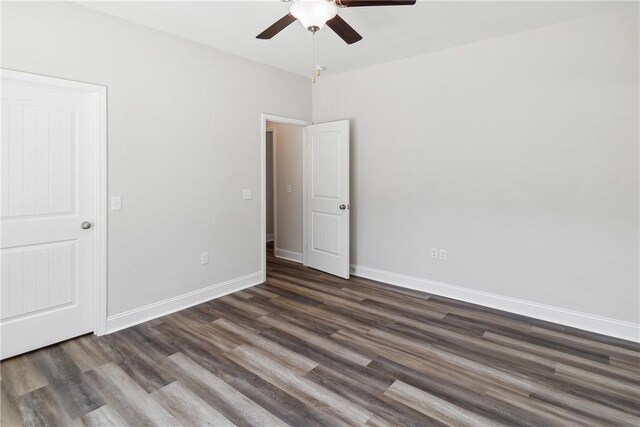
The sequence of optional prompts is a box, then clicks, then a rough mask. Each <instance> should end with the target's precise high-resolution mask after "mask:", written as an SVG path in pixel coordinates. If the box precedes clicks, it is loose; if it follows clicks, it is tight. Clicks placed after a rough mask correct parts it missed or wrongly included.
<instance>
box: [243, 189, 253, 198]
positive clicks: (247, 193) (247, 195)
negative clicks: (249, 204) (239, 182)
mask: <svg viewBox="0 0 640 427" xmlns="http://www.w3.org/2000/svg"><path fill="white" fill-rule="evenodd" d="M242 200H251V190H248V189H245V190H242Z"/></svg>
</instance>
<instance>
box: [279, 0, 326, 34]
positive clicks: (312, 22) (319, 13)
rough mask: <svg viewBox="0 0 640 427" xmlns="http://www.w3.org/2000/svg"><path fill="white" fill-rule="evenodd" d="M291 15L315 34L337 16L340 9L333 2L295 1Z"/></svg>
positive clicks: (316, 0) (290, 10)
mask: <svg viewBox="0 0 640 427" xmlns="http://www.w3.org/2000/svg"><path fill="white" fill-rule="evenodd" d="M289 13H291V14H292V15H293V16H294V17H295V18H297V19H298V20H299V21H300V22H301V23H302V25H303V26H304V27H305V28H306V29H308V30H310V31H314V32H315V31H318V30H320V29H321V28H322V27H324V24H326V23H327V21H328V20H330V19H331V18H333V17H334V16H336V14H337V13H338V8H337V7H336V5H335V1H333V0H294V1H293V4H291V8H290V9H289Z"/></svg>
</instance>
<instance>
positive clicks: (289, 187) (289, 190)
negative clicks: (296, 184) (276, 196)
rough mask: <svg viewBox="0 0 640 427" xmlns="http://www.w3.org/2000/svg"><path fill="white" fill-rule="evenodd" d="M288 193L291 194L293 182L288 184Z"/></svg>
mask: <svg viewBox="0 0 640 427" xmlns="http://www.w3.org/2000/svg"><path fill="white" fill-rule="evenodd" d="M287 193H289V194H291V184H288V185H287Z"/></svg>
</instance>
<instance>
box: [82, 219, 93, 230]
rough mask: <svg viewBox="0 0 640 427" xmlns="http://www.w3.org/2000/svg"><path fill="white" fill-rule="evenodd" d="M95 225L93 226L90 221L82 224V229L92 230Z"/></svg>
mask: <svg viewBox="0 0 640 427" xmlns="http://www.w3.org/2000/svg"><path fill="white" fill-rule="evenodd" d="M92 225H93V224H91V223H90V222H89V221H85V222H83V223H82V224H80V228H82V229H83V230H88V229H90V228H91V226H92Z"/></svg>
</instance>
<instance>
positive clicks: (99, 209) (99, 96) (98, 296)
mask: <svg viewBox="0 0 640 427" xmlns="http://www.w3.org/2000/svg"><path fill="white" fill-rule="evenodd" d="M1 71H2V79H3V80H15V81H17V82H20V83H21V84H25V83H26V84H29V85H33V86H45V87H54V88H56V89H61V90H68V91H73V92H85V93H90V94H92V95H93V96H94V100H95V103H94V105H93V107H94V108H95V113H96V116H97V126H96V129H95V132H96V133H95V142H96V144H97V150H95V152H96V157H95V159H94V161H95V165H96V167H95V177H94V179H95V183H96V205H95V212H96V214H95V215H96V216H95V218H94V219H93V222H94V230H95V231H94V232H95V248H94V265H95V269H94V271H95V279H94V292H93V293H94V312H95V322H94V333H95V334H96V335H102V334H104V333H105V331H106V325H107V88H106V86H101V85H96V84H91V83H83V82H77V81H74V80H67V79H61V78H58V77H49V76H43V75H40V74H32V73H27V72H23V71H16V70H7V69H4V68H3V69H1Z"/></svg>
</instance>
